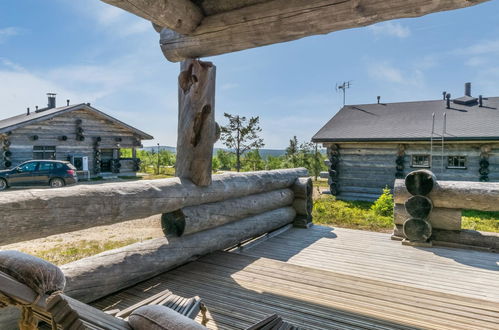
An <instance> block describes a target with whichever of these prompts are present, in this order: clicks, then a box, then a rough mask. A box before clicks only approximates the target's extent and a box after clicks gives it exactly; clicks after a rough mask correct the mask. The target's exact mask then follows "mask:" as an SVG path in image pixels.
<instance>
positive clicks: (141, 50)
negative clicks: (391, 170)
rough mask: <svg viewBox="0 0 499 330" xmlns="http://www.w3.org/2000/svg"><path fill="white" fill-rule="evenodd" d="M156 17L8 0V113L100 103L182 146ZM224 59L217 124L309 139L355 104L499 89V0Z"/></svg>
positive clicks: (4, 74) (0, 77)
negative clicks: (238, 122)
mask: <svg viewBox="0 0 499 330" xmlns="http://www.w3.org/2000/svg"><path fill="white" fill-rule="evenodd" d="M158 42H159V35H158V34H157V33H156V32H155V31H154V30H153V28H152V27H151V25H150V23H148V22H147V21H145V20H143V19H141V18H138V17H135V16H133V15H131V14H128V13H126V12H124V11H122V10H120V9H117V8H114V7H112V6H109V5H107V4H104V3H101V2H100V1H98V0H79V1H76V0H44V1H40V0H2V1H0V118H5V117H8V116H13V115H17V114H20V113H22V112H24V111H25V109H26V107H28V106H30V107H32V108H34V106H35V105H40V106H44V105H45V104H46V102H47V100H46V96H45V93H46V92H55V93H57V94H58V105H63V104H65V100H66V99H71V103H80V102H91V103H92V105H93V106H95V107H96V108H98V109H101V110H103V111H105V112H107V113H109V114H111V115H113V116H116V117H118V118H119V119H121V120H123V121H125V122H127V123H129V124H132V125H134V126H136V127H138V128H140V129H142V130H144V131H146V132H148V133H150V134H152V135H153V136H155V138H156V140H154V141H147V142H146V143H145V145H153V144H154V145H155V144H156V143H160V144H161V145H175V144H176V131H177V75H178V70H179V64H178V63H170V62H168V61H167V60H166V59H165V58H164V57H163V55H162V53H161V50H160V48H159V45H158ZM207 60H210V61H213V62H214V63H215V65H216V66H217V95H216V117H217V121H218V122H220V123H221V124H225V121H224V118H223V113H224V112H229V113H233V114H241V115H246V116H255V115H258V116H260V121H261V126H262V128H263V134H262V135H263V138H264V140H265V143H266V147H267V148H283V147H286V145H287V144H288V141H289V139H290V138H291V137H292V136H293V135H297V136H298V139H299V140H301V141H305V140H310V138H311V137H312V135H313V134H314V133H315V132H316V131H317V130H318V129H320V128H321V127H322V125H324V123H325V122H326V121H327V120H329V118H330V117H332V116H333V115H334V114H335V113H336V112H337V111H338V110H339V108H340V107H341V105H342V96H341V94H339V93H337V92H336V91H335V90H334V86H335V84H336V83H337V82H342V81H345V80H351V81H352V88H351V89H349V90H348V92H347V104H362V103H374V102H376V96H377V95H380V96H381V100H382V101H383V102H399V101H416V100H425V99H439V98H440V97H441V94H442V91H447V92H450V93H451V94H452V95H453V96H461V95H462V94H463V88H464V87H463V85H464V82H466V81H470V82H472V84H473V85H472V94H474V95H478V94H483V95H485V96H499V1H498V0H493V1H490V2H487V3H484V4H481V5H478V6H474V7H470V8H466V9H461V10H455V11H450V12H443V13H436V14H432V15H428V16H424V17H420V18H416V19H403V20H394V21H389V22H384V23H380V24H376V25H373V26H369V27H364V28H358V29H352V30H346V31H339V32H334V33H331V34H328V35H321V36H313V37H309V38H305V39H301V40H298V41H293V42H289V43H283V44H276V45H271V46H266V47H260V48H256V49H251V50H246V51H242V52H237V53H232V54H226V55H222V56H216V57H212V58H208V59H207Z"/></svg>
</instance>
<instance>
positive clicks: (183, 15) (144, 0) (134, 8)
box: [102, 0, 204, 34]
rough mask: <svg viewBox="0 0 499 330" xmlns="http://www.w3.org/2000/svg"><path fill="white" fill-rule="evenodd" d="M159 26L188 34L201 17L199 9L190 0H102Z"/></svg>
mask: <svg viewBox="0 0 499 330" xmlns="http://www.w3.org/2000/svg"><path fill="white" fill-rule="evenodd" d="M102 1H103V2H106V3H108V4H110V5H113V6H115V7H119V8H121V9H124V10H126V11H128V12H130V13H132V14H135V15H137V16H140V17H142V18H145V19H147V20H148V21H151V22H153V23H155V24H157V25H159V26H162V27H166V28H169V29H172V30H175V31H177V32H179V33H185V34H189V33H190V32H192V31H193V30H194V29H195V28H196V27H197V26H198V25H199V24H200V23H201V20H202V19H203V17H204V15H203V13H202V11H201V9H200V8H199V7H198V6H196V5H195V4H194V3H192V1H190V0H102Z"/></svg>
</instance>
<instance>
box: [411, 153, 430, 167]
mask: <svg viewBox="0 0 499 330" xmlns="http://www.w3.org/2000/svg"><path fill="white" fill-rule="evenodd" d="M415 157H427V158H428V161H427V163H428V165H424V164H414V158H415ZM411 167H418V168H430V167H431V160H430V155H428V154H417V155H411Z"/></svg>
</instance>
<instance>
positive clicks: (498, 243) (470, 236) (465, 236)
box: [432, 229, 499, 252]
mask: <svg viewBox="0 0 499 330" xmlns="http://www.w3.org/2000/svg"><path fill="white" fill-rule="evenodd" d="M432 240H434V241H436V242H435V243H436V244H445V243H453V244H458V245H468V246H477V247H482V248H487V249H490V250H491V251H495V252H498V251H499V233H488V232H481V231H476V230H466V229H463V230H444V229H434V230H433V233H432Z"/></svg>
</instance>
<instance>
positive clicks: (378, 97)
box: [376, 96, 381, 104]
mask: <svg viewBox="0 0 499 330" xmlns="http://www.w3.org/2000/svg"><path fill="white" fill-rule="evenodd" d="M376 98H377V99H378V104H379V100H381V96H377V97H376Z"/></svg>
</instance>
